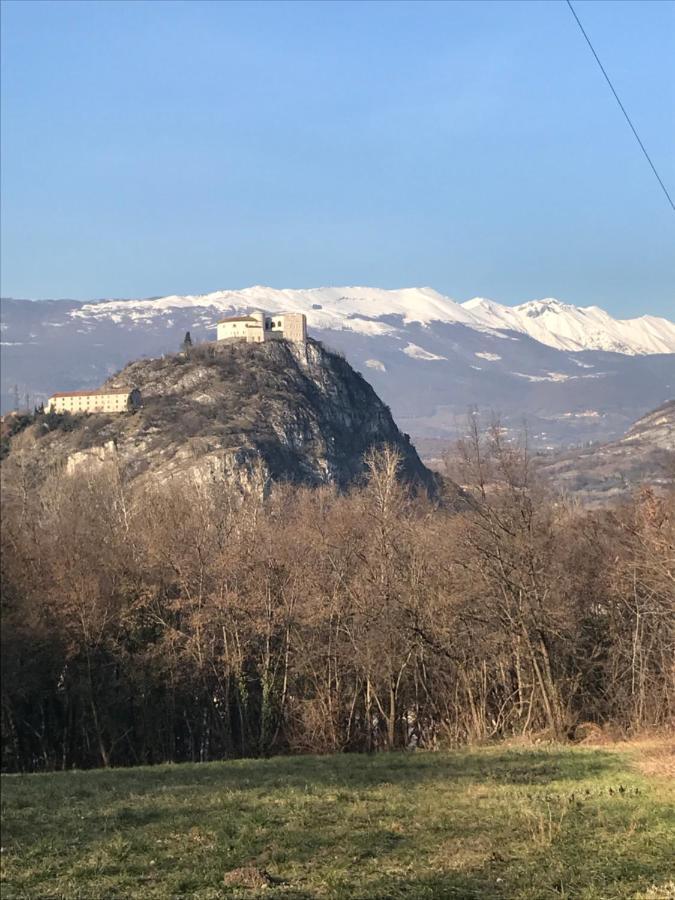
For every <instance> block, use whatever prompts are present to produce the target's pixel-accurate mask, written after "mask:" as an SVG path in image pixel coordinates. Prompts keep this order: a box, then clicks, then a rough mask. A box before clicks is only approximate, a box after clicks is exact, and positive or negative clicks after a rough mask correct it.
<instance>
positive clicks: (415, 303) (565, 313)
mask: <svg viewBox="0 0 675 900" xmlns="http://www.w3.org/2000/svg"><path fill="white" fill-rule="evenodd" d="M256 307H261V308H264V309H267V310H269V311H270V312H283V311H288V312H304V313H305V314H306V315H307V321H308V324H309V326H310V327H313V328H317V329H320V330H334V329H337V330H348V331H356V332H359V333H361V334H369V335H375V334H391V333H393V332H394V331H395V327H394V325H392V324H391V323H390V322H389V321H388V320H389V319H390V317H392V316H396V317H398V318H400V319H401V321H402V323H403V324H404V325H409V324H411V323H419V324H422V325H430V324H431V323H433V322H444V323H452V324H462V325H466V326H468V327H469V328H474V329H476V330H477V331H486V330H489V331H493V332H494V331H496V332H499V331H504V330H509V331H518V332H520V333H522V334H529V335H530V336H531V337H533V338H534V339H535V340H536V341H540V342H541V343H542V344H546V345H547V346H549V347H555V348H556V349H558V350H572V351H577V350H607V351H610V352H614V353H626V354H643V353H675V323H673V322H669V321H668V320H667V319H663V318H658V317H656V316H641V317H640V318H636V319H623V320H622V319H614V318H612V316H610V315H609V314H608V313H606V312H605V311H604V310H602V309H600V308H599V307H597V306H588V307H577V306H571V305H569V304H566V303H561V302H560V301H559V300H555V299H552V298H548V299H546V300H532V301H530V302H528V303H523V304H522V305H521V306H515V307H510V306H504V305H502V304H500V303H496V302H494V301H493V300H486V299H484V298H481V297H476V298H474V299H473V300H468V301H467V302H466V303H462V304H460V303H457V302H455V301H454V300H452V299H450V297H445V296H443V294H439V293H438V291H435V290H433V288H429V287H425V288H404V289H402V290H384V289H382V288H370V287H327V288H312V289H309V290H288V289H287V290H277V289H275V288H269V287H262V286H256V287H251V288H246V289H245V290H241V291H216V292H215V293H212V294H202V295H197V296H189V295H188V296H182V297H181V296H175V295H174V296H169V297H160V298H154V299H150V300H105V301H99V302H96V303H86V304H84V305H82V306H81V307H80V308H79V309H77V310H73V312H72V313H71V315H72V316H73V317H74V318H78V319H82V320H85V321H86V320H88V319H97V318H101V317H108V318H110V319H111V320H112V321H115V322H122V321H123V320H124V319H127V320H129V321H130V322H142V321H147V320H149V319H153V318H155V317H157V316H166V315H167V314H168V313H169V312H170V310H178V309H181V310H186V309H190V308H194V309H203V310H217V311H218V312H220V313H222V314H223V315H227V314H229V313H234V312H238V311H241V310H243V309H250V308H256ZM202 318H203V319H204V321H207V319H208V313H207V314H206V318H205V317H204V316H202Z"/></svg>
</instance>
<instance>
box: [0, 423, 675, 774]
mask: <svg viewBox="0 0 675 900" xmlns="http://www.w3.org/2000/svg"><path fill="white" fill-rule="evenodd" d="M474 437H475V441H474V442H473V443H471V442H469V443H467V445H466V447H465V450H466V458H465V464H466V472H465V474H464V475H463V477H462V483H465V484H471V485H472V492H473V497H474V500H473V502H472V503H471V504H470V505H466V504H465V507H464V509H463V510H462V511H453V507H452V506H451V505H450V504H445V503H436V502H435V501H430V500H429V499H428V498H427V497H426V495H424V494H422V493H419V492H418V493H417V494H413V493H411V491H410V490H409V488H408V486H407V485H406V484H405V483H403V482H402V481H401V480H400V478H399V474H400V466H401V459H400V457H399V456H398V455H397V453H396V452H395V451H394V450H392V449H386V450H383V451H373V452H371V453H370V454H369V455H368V456H367V458H366V466H367V470H368V478H367V480H366V482H365V483H364V484H362V485H360V486H358V487H354V488H352V489H351V490H350V491H348V492H341V491H338V490H337V489H336V487H335V486H324V487H320V488H314V489H310V488H301V487H297V486H292V485H289V484H278V485H276V486H274V487H272V488H271V489H270V490H267V491H265V490H257V491H256V490H250V491H248V492H247V493H244V494H240V493H238V492H237V491H234V490H233V489H232V486H231V485H230V484H229V483H228V482H226V481H224V480H220V481H209V482H202V483H188V482H180V481H175V480H174V481H172V480H166V481H156V482H149V483H148V484H147V485H146V486H145V488H144V490H142V491H139V490H138V485H137V480H133V479H132V480H130V481H128V480H125V477H124V471H123V470H121V469H120V467H119V466H118V465H117V464H116V461H115V459H114V458H112V459H109V460H107V461H106V460H104V461H103V462H102V463H101V464H100V465H99V466H98V467H95V468H92V469H80V470H76V471H75V472H74V473H73V474H70V475H69V474H68V473H67V472H64V473H62V476H61V477H59V478H49V479H47V480H46V481H35V482H34V481H32V480H31V470H30V468H29V466H25V467H23V468H22V467H21V466H17V467H16V469H15V470H14V474H13V477H12V479H11V480H10V481H9V483H8V485H7V487H6V489H5V491H4V494H3V501H4V520H3V528H2V535H1V538H2V549H3V553H2V564H3V587H4V591H3V598H2V603H3V628H2V640H3V648H2V650H3V652H2V665H3V671H2V676H3V677H2V724H3V733H2V758H3V766H4V768H5V770H14V771H30V770H40V769H42V770H49V769H55V768H64V769H69V768H71V767H73V766H77V767H90V766H99V765H100V766H109V765H136V764H144V763H162V762H169V761H174V762H179V761H207V760H213V759H222V758H223V757H226V758H231V757H233V756H242V757H248V756H261V755H268V754H278V753H288V752H331V751H362V750H380V749H382V750H392V749H401V748H406V747H431V748H433V747H437V746H438V745H439V744H441V745H443V744H446V745H447V744H452V745H461V744H464V743H471V742H476V741H479V742H481V741H485V740H486V739H496V738H505V737H510V736H513V735H528V734H533V733H539V734H541V733H542V732H544V733H546V734H548V735H549V736H554V737H558V738H564V737H578V736H579V735H583V734H584V733H585V732H586V730H587V728H588V724H587V723H589V722H590V723H595V724H596V725H599V726H605V725H610V726H612V727H614V728H617V729H621V730H623V731H637V730H639V729H642V728H644V727H646V726H649V727H653V726H665V725H667V724H668V723H669V722H672V720H673V715H674V713H675V685H674V683H673V677H674V674H675V673H674V670H673V666H672V661H673V658H674V647H675V641H674V631H675V618H674V617H673V585H674V581H673V567H672V562H673V559H674V558H675V504H674V500H675V496H674V495H673V494H670V495H664V496H663V497H659V496H656V495H654V494H653V493H651V492H649V491H645V492H643V493H642V494H640V495H637V496H636V497H635V498H634V499H633V500H632V501H631V503H630V504H628V505H627V506H626V507H625V508H621V509H617V510H611V511H601V512H598V513H584V512H583V511H581V510H579V509H578V508H577V507H576V506H574V505H570V506H568V505H566V504H564V503H561V502H560V501H559V500H558V499H557V498H556V497H551V496H548V495H547V494H546V492H545V490H544V489H542V488H541V486H540V485H538V483H537V482H536V479H535V480H533V475H532V466H531V461H530V460H529V459H528V456H527V454H526V453H524V452H519V451H518V450H517V449H515V448H514V447H513V446H512V445H510V444H504V443H503V441H502V433H501V431H500V430H499V429H494V430H492V431H491V432H490V433H489V434H487V435H486V436H481V435H480V434H479V433H478V432H476V434H475V436H474ZM13 457H14V451H12V453H11V454H10V457H9V461H11V460H12V458H13ZM18 459H21V457H20V456H19V457H18ZM4 467H5V464H3V469H4ZM452 496H454V493H453V494H452Z"/></svg>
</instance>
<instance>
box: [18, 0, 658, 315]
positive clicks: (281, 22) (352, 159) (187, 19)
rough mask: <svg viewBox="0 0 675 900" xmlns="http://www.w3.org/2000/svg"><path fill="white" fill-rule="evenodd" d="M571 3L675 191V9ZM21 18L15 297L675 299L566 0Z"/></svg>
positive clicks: (607, 98)
mask: <svg viewBox="0 0 675 900" xmlns="http://www.w3.org/2000/svg"><path fill="white" fill-rule="evenodd" d="M575 8H576V10H577V12H578V14H579V16H580V18H581V20H582V22H583V23H584V25H585V27H586V30H587V31H588V33H589V35H590V37H591V40H593V42H594V44H595V47H596V50H597V51H598V53H599V55H600V58H601V59H602V61H603V63H604V65H605V67H606V69H607V70H608V72H609V74H610V77H612V79H613V81H614V84H615V86H616V88H617V90H618V92H619V95H620V96H621V98H622V100H623V102H624V104H625V106H626V108H627V109H628V111H629V113H630V114H631V116H632V118H633V121H634V122H635V124H636V126H637V128H638V131H639V133H640V135H641V137H642V139H643V141H644V143H645V145H646V146H647V149H648V151H649V153H650V155H651V156H652V158H653V160H654V162H655V164H656V166H657V168H658V169H659V170H660V174H661V176H662V178H663V179H664V181H665V183H666V185H667V186H668V187H669V190H670V192H671V195H675V3H673V2H645V0H639V2H632V0H630V2H589V0H577V2H576V5H575ZM2 19H3V21H2V53H3V69H2V182H3V203H2V292H3V295H5V296H8V295H9V296H15V297H71V298H77V299H85V298H87V299H88V298H98V297H138V296H153V295H160V294H168V293H202V292H207V291H211V290H218V289H220V288H241V287H246V286H249V285H251V284H269V285H272V286H274V287H318V286H321V285H329V284H352V285H353V284H369V285H378V286H381V287H403V286H413V285H414V286H421V285H430V286H432V287H434V288H436V289H437V290H440V291H442V292H443V293H446V294H449V295H450V296H452V297H454V298H455V299H458V300H466V299H468V298H470V297H473V296H476V295H479V296H485V297H491V298H493V299H495V300H499V301H501V302H505V303H518V302H523V301H525V300H529V299H533V298H539V297H546V296H556V297H558V298H559V299H561V300H565V301H567V302H570V303H575V304H580V305H587V304H592V303H595V304H598V305H600V306H604V307H605V308H607V309H608V310H609V311H610V312H612V313H613V314H615V315H624V316H628V315H639V314H641V313H643V312H651V313H656V314H661V315H667V316H669V317H671V318H675V214H674V213H673V211H672V210H671V209H670V207H669V206H668V204H667V201H666V199H665V197H664V196H663V194H662V193H661V190H660V188H659V186H658V183H657V182H656V179H655V178H654V176H653V174H652V172H651V171H650V169H649V167H648V165H647V162H646V160H645V159H644V157H643V156H642V155H641V153H640V150H639V148H638V146H637V144H636V143H635V140H634V138H633V136H632V134H631V133H630V131H629V129H628V126H627V124H626V122H625V120H624V119H623V117H622V116H621V113H620V110H619V109H618V107H617V106H616V103H615V101H614V99H613V97H612V96H611V94H610V92H609V88H608V87H607V85H606V83H605V82H604V80H603V79H602V75H601V73H600V71H599V70H598V68H597V66H596V63H595V61H594V60H593V58H592V56H591V54H590V51H589V49H588V47H587V46H586V44H585V43H584V41H583V37H582V35H581V33H580V32H579V30H578V28H577V26H576V23H575V22H574V20H573V18H572V16H571V13H570V11H569V9H568V8H567V6H566V4H565V3H564V2H562V0H549V2H537V0H535V2H523V3H521V2H455V3H424V2H413V3H407V2H394V3H389V2H374V3H369V2H336V3H331V2H300V3H292V2H272V3H269V4H268V3H266V2H251V3H236V2H230V3H225V2H222V3H221V2H200V0H190V2H162V0H154V2H143V0H133V2H126V0H114V2H113V0H104V2H95V0H89V2H83V0H82V2H59V0H49V2H46V3H43V2H39V0H32V2H14V0H8V2H4V3H3V7H2Z"/></svg>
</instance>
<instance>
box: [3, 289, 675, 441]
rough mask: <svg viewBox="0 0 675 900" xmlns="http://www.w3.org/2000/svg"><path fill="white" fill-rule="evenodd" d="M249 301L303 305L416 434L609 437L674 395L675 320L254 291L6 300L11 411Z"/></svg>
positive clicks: (417, 298)
mask: <svg viewBox="0 0 675 900" xmlns="http://www.w3.org/2000/svg"><path fill="white" fill-rule="evenodd" d="M252 308H264V309H268V310H270V311H272V312H275V311H278V312H281V311H298V312H304V313H305V314H306V315H307V319H308V325H309V329H310V333H311V334H312V335H313V336H314V337H316V338H317V339H319V340H321V341H323V342H324V343H325V344H326V345H327V346H328V347H330V348H332V349H335V350H338V351H341V352H342V353H344V355H345V356H346V358H347V359H348V361H349V362H350V363H351V364H352V365H353V366H354V367H355V368H356V369H358V370H360V371H361V372H362V373H363V374H364V376H365V377H366V378H367V380H368V381H369V382H371V384H372V385H373V387H374V388H375V390H376V391H377V393H378V394H379V395H380V396H381V397H382V398H383V400H384V401H385V402H386V403H387V404H388V405H389V406H390V407H391V410H392V413H393V415H394V418H395V420H396V422H397V423H398V424H399V426H400V427H401V428H402V429H403V430H404V431H406V432H408V433H409V434H411V436H412V437H413V439H416V440H421V439H427V440H428V439H443V440H452V439H453V438H454V437H456V436H457V435H458V434H460V433H461V432H462V429H463V425H464V421H465V419H466V414H467V411H468V410H469V409H474V408H479V409H480V410H481V411H482V412H483V414H484V415H488V416H489V415H491V414H492V413H494V414H496V415H499V416H500V418H501V420H502V422H503V423H504V424H505V425H506V426H507V427H508V428H510V429H513V430H514V431H519V430H521V429H522V427H523V425H524V424H526V426H527V429H528V433H529V436H530V440H531V442H532V445H533V446H536V447H539V448H544V449H545V448H549V449H552V448H555V447H559V446H564V445H581V444H584V443H587V442H595V441H604V442H606V441H611V440H614V439H616V438H618V437H620V436H621V435H623V434H624V432H625V431H626V429H627V428H629V427H630V426H631V424H632V423H633V422H635V421H636V420H637V419H639V418H640V417H641V416H643V415H644V414H646V413H647V412H648V411H650V410H652V409H654V408H656V407H657V406H659V405H661V404H663V403H665V402H667V401H668V400H670V399H672V398H673V396H675V324H674V323H673V322H670V321H668V320H666V319H663V318H659V317H655V316H648V315H645V316H642V317H639V318H635V319H630V320H617V319H613V318H612V317H611V316H609V315H608V314H607V313H606V312H604V311H603V310H601V309H599V308H597V307H587V308H578V307H574V306H571V305H568V304H564V303H560V302H559V301H557V300H553V299H545V300H538V301H531V302H529V303H525V304H522V305H521V306H518V307H507V306H503V305H501V304H498V303H495V302H493V301H490V300H485V299H481V298H476V299H474V300H469V301H468V302H466V303H463V304H460V303H456V302H454V301H453V300H451V299H450V298H448V297H445V296H443V295H441V294H439V293H438V292H436V291H434V290H432V289H431V288H410V289H404V290H391V291H390V290H383V289H378V288H367V287H363V288H361V287H335V288H317V289H313V290H276V289H273V288H268V287H254V288H248V289H246V290H241V291H218V292H215V293H212V294H205V295H200V296H169V297H161V298H151V299H145V300H133V299H128V300H101V301H95V302H90V303H82V302H78V301H71V300H39V301H27V300H16V299H4V300H3V301H2V385H3V393H2V409H3V411H7V410H8V409H11V408H13V406H14V405H15V404H16V398H17V396H18V398H19V403H20V404H24V403H25V398H26V397H27V398H28V402H29V403H31V404H34V403H37V402H40V401H41V400H44V399H45V398H46V397H47V395H48V394H49V392H50V391H52V390H55V389H56V390H72V389H77V388H82V387H89V386H93V385H96V384H99V383H100V382H101V381H103V380H105V379H106V378H108V377H110V376H111V375H112V374H113V373H114V372H115V371H118V370H119V369H121V368H122V367H123V366H124V365H126V364H127V363H128V362H129V361H130V360H132V359H135V358H142V357H154V356H159V355H162V354H163V353H166V352H170V351H174V350H176V349H177V348H178V345H179V343H180V341H181V340H182V338H183V336H184V334H185V332H186V331H188V330H189V331H190V332H191V334H192V338H193V340H195V341H196V342H198V341H202V340H209V339H212V338H213V337H214V326H215V323H216V322H217V321H218V319H219V318H222V317H223V316H226V315H232V314H236V313H238V312H242V311H245V310H249V309H252Z"/></svg>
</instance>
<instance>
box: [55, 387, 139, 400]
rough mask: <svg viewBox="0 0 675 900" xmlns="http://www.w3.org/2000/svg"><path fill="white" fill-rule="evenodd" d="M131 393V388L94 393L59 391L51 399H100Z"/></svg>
mask: <svg viewBox="0 0 675 900" xmlns="http://www.w3.org/2000/svg"><path fill="white" fill-rule="evenodd" d="M130 393H131V391H130V390H129V388H118V389H117V390H109V391H103V390H98V391H97V390H93V391H57V392H56V393H55V394H52V395H51V397H50V399H53V398H54V397H98V396H100V395H102V394H103V395H110V394H124V395H125V396H126V395H127V394H130Z"/></svg>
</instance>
